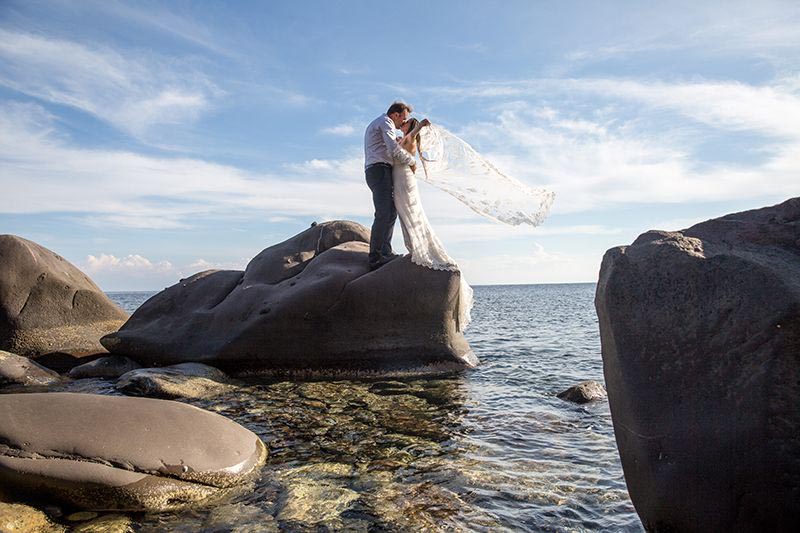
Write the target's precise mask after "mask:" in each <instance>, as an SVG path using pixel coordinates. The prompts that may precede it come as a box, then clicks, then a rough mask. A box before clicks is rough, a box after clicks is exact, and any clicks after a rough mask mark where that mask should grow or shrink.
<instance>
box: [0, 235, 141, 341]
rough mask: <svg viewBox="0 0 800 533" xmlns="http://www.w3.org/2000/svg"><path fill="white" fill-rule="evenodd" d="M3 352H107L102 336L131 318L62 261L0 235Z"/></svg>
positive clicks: (22, 241)
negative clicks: (101, 343) (101, 342)
mask: <svg viewBox="0 0 800 533" xmlns="http://www.w3.org/2000/svg"><path fill="white" fill-rule="evenodd" d="M0 264H2V265H3V268H2V274H1V275H0V349H2V350H8V351H10V352H14V353H18V354H20V355H26V356H31V357H35V356H38V355H42V354H46V353H51V352H65V353H70V354H76V355H84V354H90V353H96V352H103V351H105V350H104V349H103V347H102V346H100V337H102V336H103V335H105V334H107V333H110V332H112V331H116V330H117V329H118V328H119V326H121V325H122V324H123V323H124V322H125V319H126V318H127V316H128V315H127V314H126V313H125V312H124V311H123V310H122V309H120V308H119V307H117V306H116V304H114V302H112V301H111V300H109V299H108V297H107V296H106V295H105V294H103V292H102V291H101V290H100V289H99V288H98V287H97V285H95V284H94V283H93V282H92V280H91V279H89V278H88V277H87V276H86V274H84V273H83V272H81V271H80V270H78V269H77V268H76V267H75V266H73V265H72V264H71V263H70V262H69V261H67V260H66V259H64V258H63V257H61V256H59V255H57V254H55V253H53V252H51V251H50V250H48V249H47V248H44V247H43V246H39V245H38V244H36V243H35V242H31V241H29V240H27V239H23V238H21V237H17V236H15V235H0Z"/></svg>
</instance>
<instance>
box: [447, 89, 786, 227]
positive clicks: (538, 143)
mask: <svg viewBox="0 0 800 533" xmlns="http://www.w3.org/2000/svg"><path fill="white" fill-rule="evenodd" d="M798 85H800V84H799V83H798V78H797V77H789V78H782V79H779V80H776V81H775V82H774V83H772V84H768V85H766V84H765V85H760V86H755V85H747V84H743V83H739V82H678V83H666V82H642V81H635V80H614V79H572V80H532V81H527V82H518V83H515V84H511V85H509V86H508V87H505V88H503V87H500V88H501V89H506V88H507V89H509V90H513V91H519V94H528V95H529V97H531V98H540V97H541V95H542V91H543V88H544V87H547V86H549V87H550V90H549V91H548V93H547V94H548V98H547V102H548V104H547V105H546V106H537V105H536V104H534V103H532V102H530V101H528V100H522V99H518V100H516V101H513V102H509V103H507V104H504V105H503V104H498V105H496V106H495V107H496V109H497V110H498V114H497V118H496V119H495V120H493V121H484V122H480V123H473V124H470V125H469V126H467V127H465V128H463V129H462V130H461V131H460V132H459V133H460V134H461V135H462V136H463V137H465V138H466V139H467V140H469V141H470V142H472V143H477V144H479V145H480V147H481V149H482V151H483V154H484V155H485V156H486V157H487V158H488V159H489V160H490V161H492V162H493V163H495V165H496V166H498V167H499V168H500V169H501V171H503V172H504V173H507V174H508V175H511V176H515V177H517V178H519V179H521V181H523V182H526V183H527V184H528V185H531V186H545V187H548V188H551V189H552V190H554V191H555V192H556V202H555V204H554V212H555V213H567V212H575V211H585V210H589V209H593V208H607V207H611V206H615V205H620V204H635V203H640V204H645V203H674V202H687V201H688V202H703V201H708V200H710V199H713V200H715V201H725V200H734V199H743V198H751V197H753V196H754V195H760V196H764V197H769V198H772V199H775V200H779V199H781V198H785V197H787V196H792V195H796V194H797V175H798V173H800V130H798V128H797V126H796V125H797V124H798V123H800V87H799V86H798ZM481 86H483V84H480V86H479V87H477V88H476V89H475V90H472V89H468V88H461V89H458V91H461V90H462V89H463V91H464V93H463V94H464V95H467V94H472V95H474V94H481V96H480V97H481V98H483V97H484V96H483V95H482V93H481V90H480V89H481ZM497 88H498V87H490V90H491V92H494V90H495V89H497ZM501 92H502V91H501ZM517 96H519V95H517ZM580 98H587V99H586V100H580ZM598 98H602V99H613V101H614V105H611V106H606V107H603V105H598V100H597V99H598ZM576 100H577V101H579V102H581V104H582V105H581V106H576V105H575V103H576ZM703 128H705V129H703ZM708 128H712V129H713V130H716V131H717V132H718V133H717V134H718V135H719V136H720V139H722V140H721V141H720V142H721V143H723V144H724V142H726V141H727V140H730V139H731V138H734V136H735V135H737V134H740V133H745V134H748V135H750V136H751V137H752V135H753V134H756V135H758V136H760V138H757V140H755V141H753V140H752V139H749V146H750V148H751V150H752V151H753V153H756V152H757V153H758V156H759V157H754V158H751V160H750V161H749V162H748V161H746V160H739V161H729V162H726V161H724V160H717V161H708V160H707V159H706V157H705V154H703V152H702V149H701V148H699V147H698V145H699V144H700V143H701V142H703V141H705V140H708V138H709V132H708Z"/></svg>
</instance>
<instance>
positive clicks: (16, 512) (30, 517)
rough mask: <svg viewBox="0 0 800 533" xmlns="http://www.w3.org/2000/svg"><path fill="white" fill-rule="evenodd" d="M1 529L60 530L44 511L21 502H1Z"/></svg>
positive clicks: (24, 532) (8, 532) (19, 532)
mask: <svg viewBox="0 0 800 533" xmlns="http://www.w3.org/2000/svg"><path fill="white" fill-rule="evenodd" d="M0 531H2V532H3V533H35V532H36V533H38V532H48V533H49V532H56V531H58V532H60V531H64V528H62V527H60V526H57V525H55V524H53V523H52V522H51V521H50V520H49V519H48V518H47V515H45V514H44V513H43V512H41V511H39V510H38V509H34V508H33V507H30V506H28V505H23V504H21V503H3V502H0Z"/></svg>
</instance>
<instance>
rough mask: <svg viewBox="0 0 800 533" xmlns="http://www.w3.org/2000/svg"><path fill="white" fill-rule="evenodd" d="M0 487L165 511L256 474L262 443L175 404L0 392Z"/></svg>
mask: <svg viewBox="0 0 800 533" xmlns="http://www.w3.org/2000/svg"><path fill="white" fill-rule="evenodd" d="M0 422H1V423H0V443H2V444H0V485H2V486H3V488H4V490H8V491H9V492H10V493H12V494H15V495H26V494H33V495H35V496H36V497H37V499H43V498H49V499H51V500H53V501H54V502H66V503H68V504H71V505H74V506H77V507H79V508H83V509H87V510H113V509H116V510H127V511H166V510H172V509H179V508H182V507H186V506H188V505H192V504H196V503H200V502H203V501H204V500H206V499H207V498H209V497H211V496H214V495H218V494H220V493H221V491H223V490H224V489H227V488H230V487H234V486H236V485H239V484H241V483H243V482H245V481H247V480H249V479H250V478H251V477H252V475H253V474H254V473H255V472H257V471H258V469H259V468H260V467H261V465H262V464H263V462H264V460H265V458H266V449H265V447H264V445H263V443H262V442H261V440H260V439H259V438H258V437H257V436H256V435H255V434H254V433H252V432H251V431H249V430H247V429H245V428H243V427H242V426H240V425H238V424H236V423H235V422H232V421H231V420H228V419H227V418H224V417H222V416H220V415H217V414H214V413H210V412H208V411H204V410H202V409H198V408H196V407H192V406H189V405H186V404H183V403H179V402H171V401H165V400H154V399H149V398H129V397H114V396H100V395H94V394H72V393H36V394H4V395H0Z"/></svg>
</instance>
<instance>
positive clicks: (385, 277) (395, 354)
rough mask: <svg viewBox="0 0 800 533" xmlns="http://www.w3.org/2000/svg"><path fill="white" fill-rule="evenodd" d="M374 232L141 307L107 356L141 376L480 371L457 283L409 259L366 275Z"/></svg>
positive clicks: (296, 245) (206, 276)
mask: <svg viewBox="0 0 800 533" xmlns="http://www.w3.org/2000/svg"><path fill="white" fill-rule="evenodd" d="M368 242H369V230H367V229H366V228H365V227H363V226H361V225H360V224H356V223H354V222H347V221H335V222H326V223H323V224H319V225H316V226H313V227H311V228H309V229H308V230H306V231H304V232H302V233H300V234H299V235H296V236H294V237H292V238H291V239H289V240H287V241H285V242H283V243H280V244H277V245H275V246H272V247H270V248H267V249H266V250H264V251H263V252H261V253H260V254H259V255H257V256H256V257H255V258H254V259H253V260H252V261H251V262H250V264H249V265H248V266H247V269H246V270H245V271H244V272H241V271H234V270H225V271H219V270H216V271H214V270H212V271H207V272H201V273H199V274H195V275H194V276H192V277H190V278H188V279H185V280H182V281H181V282H180V283H178V284H176V285H173V286H172V287H169V288H168V289H166V290H164V291H162V292H161V293H159V294H157V295H156V296H154V297H152V298H151V299H150V300H148V301H147V302H146V303H145V304H144V305H142V306H141V307H140V308H139V309H138V310H137V311H136V312H135V313H134V314H133V316H131V318H130V320H129V321H128V322H127V323H126V324H125V325H124V326H123V327H122V328H121V329H120V331H118V332H116V333H113V334H110V335H108V336H106V337H104V338H103V340H102V343H103V345H104V346H105V347H106V348H108V350H109V351H111V352H112V353H116V354H121V355H127V356H129V357H131V358H133V359H135V360H137V361H139V362H141V363H143V364H146V365H165V364H174V363H181V362H190V361H197V362H203V363H207V364H210V365H214V366H216V367H219V368H221V369H223V370H226V371H230V372H248V371H267V372H269V371H273V372H283V371H287V372H292V373H333V372H345V373H347V372H361V371H379V372H395V371H396V372H405V371H448V370H456V369H463V368H469V367H472V366H475V364H476V363H477V360H476V359H475V356H474V354H473V353H472V351H471V350H470V347H469V345H468V344H467V341H466V340H465V338H464V336H463V335H462V334H461V333H460V332H459V331H458V329H459V328H458V324H457V323H456V321H457V313H456V309H457V305H458V297H459V282H460V279H459V276H460V274H459V273H457V272H444V271H436V270H431V269H427V268H423V267H420V266H417V265H414V264H413V263H412V262H411V261H410V259H409V258H408V257H403V258H399V259H396V260H395V261H393V262H391V263H389V264H388V265H385V266H384V267H382V268H380V269H378V270H376V271H373V272H370V271H369V269H368V266H367V264H368V261H367V254H368V251H369V245H368Z"/></svg>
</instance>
